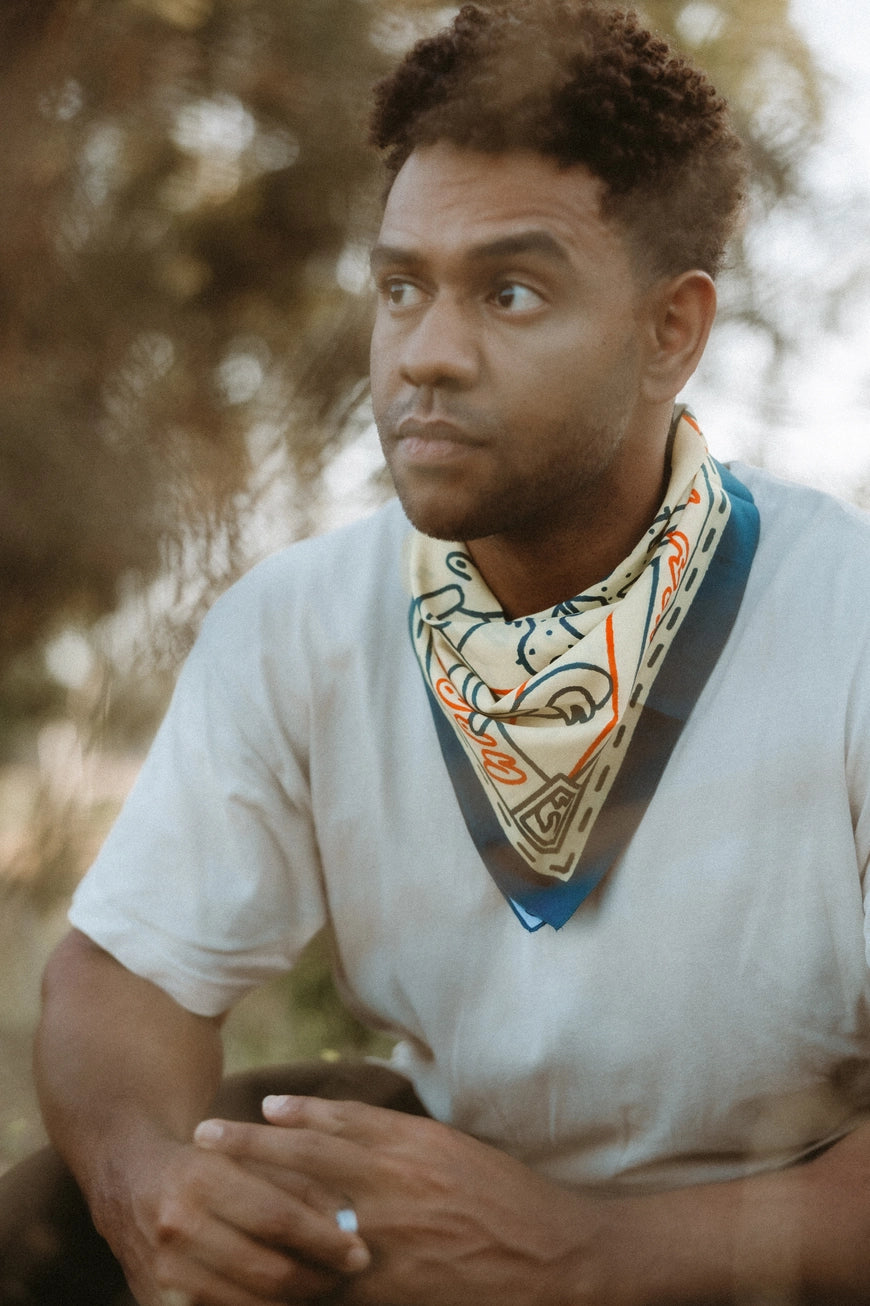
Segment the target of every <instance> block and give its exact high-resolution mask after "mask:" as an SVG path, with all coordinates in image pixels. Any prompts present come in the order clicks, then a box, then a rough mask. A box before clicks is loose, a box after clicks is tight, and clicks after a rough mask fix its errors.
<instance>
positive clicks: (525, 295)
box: [493, 281, 544, 313]
mask: <svg viewBox="0 0 870 1306" xmlns="http://www.w3.org/2000/svg"><path fill="white" fill-rule="evenodd" d="M493 301H494V303H495V304H496V305H497V307H498V308H503V309H506V310H507V311H508V312H511V313H531V312H533V311H534V310H535V309H536V308H540V307H541V305H542V304H543V303H544V298H543V296H542V295H539V294H538V292H537V291H536V290H532V288H531V286H524V285H523V284H522V282H519V281H507V282H505V284H504V285H503V286H500V287H499V288H498V290H497V291H496V292H495V294H494V295H493Z"/></svg>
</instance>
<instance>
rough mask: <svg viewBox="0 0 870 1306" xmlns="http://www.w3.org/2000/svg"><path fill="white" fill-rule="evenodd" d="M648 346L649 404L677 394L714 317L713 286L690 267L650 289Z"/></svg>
mask: <svg viewBox="0 0 870 1306" xmlns="http://www.w3.org/2000/svg"><path fill="white" fill-rule="evenodd" d="M650 296H651V300H650V329H651V336H650V341H651V349H650V353H649V357H648V360H647V367H646V372H645V376H644V395H645V397H646V398H647V399H648V400H649V401H650V402H651V403H663V402H669V401H671V400H673V399H675V398H676V397H677V395H678V394H679V393H680V391H681V390H682V388H683V386H684V385H685V384H686V382H687V381H688V379H689V377H690V376H691V375H692V373H693V372H694V370H695V368H696V367H697V366H698V363H699V362H700V360H701V355H702V354H703V352H704V349H705V347H706V344H707V339H708V337H709V335H710V328H711V327H712V325H713V319H714V317H715V316H716V287H715V286H714V285H713V282H712V280H711V278H710V277H709V276H708V275H707V273H706V272H701V271H699V270H698V269H694V270H692V271H691V272H682V273H680V275H679V276H678V277H673V278H669V279H668V280H666V281H662V282H659V283H658V284H657V285H655V286H654V287H653V288H652V290H651V291H650Z"/></svg>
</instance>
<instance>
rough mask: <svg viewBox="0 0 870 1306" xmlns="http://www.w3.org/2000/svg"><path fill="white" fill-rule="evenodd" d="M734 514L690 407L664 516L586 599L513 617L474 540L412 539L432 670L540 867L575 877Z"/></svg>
mask: <svg viewBox="0 0 870 1306" xmlns="http://www.w3.org/2000/svg"><path fill="white" fill-rule="evenodd" d="M730 511H731V508H730V501H729V499H728V496H727V495H726V494H725V492H724V490H723V489H722V482H721V479H720V476H719V472H718V470H717V468H716V465H715V463H714V461H713V459H712V458H710V457H709V455H708V453H707V446H706V443H705V441H704V438H703V436H702V435H701V432H700V430H699V429H698V426H697V424H696V422H695V420H694V418H693V417H692V415H691V414H690V413H689V412H688V411H687V410H685V409H681V410H680V413H679V414H678V416H677V420H676V423H675V430H674V433H673V445H672V456H671V477H670V482H669V484H668V488H667V492H666V494H665V498H664V502H663V504H662V506H661V508H660V509H659V512H658V514H657V516H656V519H655V521H654V522H653V524H652V526H651V527H650V529H649V530H648V531H647V532H646V534H645V535H644V537H643V538H642V539H641V540H640V541H639V543H638V544H637V546H636V548H635V549H634V551H633V552H632V553H631V554H630V555H629V557H628V558H626V559H625V560H624V562H622V563H620V565H619V566H618V567H617V568H616V569H615V570H614V571H613V572H612V574H611V575H610V576H608V577H607V579H606V580H604V581H603V582H602V583H601V584H600V585H596V586H595V587H594V588H593V589H591V590H588V591H587V592H585V593H583V594H580V595H578V596H577V597H576V598H574V599H571V600H569V601H567V602H564V603H560V604H558V606H556V607H554V608H552V609H550V610H548V611H546V612H541V613H538V614H536V615H534V616H528V617H522V618H521V619H520V620H518V621H511V620H507V619H506V618H505V616H504V613H503V612H502V610H501V608H500V607H499V604H498V602H497V600H496V599H495V598H494V596H493V594H492V592H491V590H490V589H489V588H488V586H487V584H486V582H485V581H484V579H483V577H482V576H481V574H480V573H479V572H478V570H477V568H476V567H475V565H474V562H473V560H472V558H471V557H470V555H469V553H468V552H467V550H466V549H465V548H464V547H463V545H461V544H450V543H445V542H444V541H441V540H434V539H430V538H428V537H427V536H425V535H421V534H419V533H418V532H415V533H414V535H413V537H412V540H411V546H410V549H409V561H408V579H409V586H410V589H411V593H412V595H413V596H414V607H413V611H412V635H413V639H414V647H415V650H416V653H417V657H418V660H419V662H420V666H421V669H422V671H423V675H424V677H425V678H426V681H427V683H428V684H429V686H430V688H431V690H432V692H433V695H434V696H435V698H436V700H437V702H438V704H439V706H440V708H441V710H442V711H443V712H444V714H445V715H446V717H447V719H448V720H449V721H450V723H451V724H452V726H453V729H454V731H455V733H456V736H457V738H458V739H459V741H460V743H461V744H462V747H463V749H464V751H465V754H466V756H467V757H468V759H469V760H470V762H471V763H472V765H473V767H474V770H475V773H476V774H477V776H478V777H479V779H480V780H481V781H482V783H483V785H484V789H485V791H486V792H487V795H488V797H489V801H490V803H491V806H492V808H493V811H494V813H495V815H496V816H497V818H498V820H499V824H500V825H501V828H502V830H503V831H504V833H505V835H506V836H507V838H508V839H509V840H510V843H511V844H512V846H513V847H514V849H515V850H516V852H518V853H519V855H520V856H521V857H522V858H523V860H524V861H525V862H526V863H527V865H528V866H529V867H530V868H531V869H532V870H533V871H535V872H536V873H537V874H539V875H543V876H546V877H549V878H551V879H558V880H567V879H569V878H570V877H571V875H572V874H573V873H574V871H575V869H576V866H577V862H578V860H579V858H580V856H581V854H582V852H583V848H584V846H585V844H586V841H587V839H588V837H589V835H590V834H591V832H592V829H593V828H594V825H595V819H596V817H597V816H598V813H599V812H600V810H601V808H602V807H603V805H604V802H605V800H606V798H607V795H608V794H609V792H610V790H611V788H612V786H613V782H614V780H615V779H616V776H617V775H618V773H619V768H620V766H621V765H622V762H623V760H624V758H625V755H626V752H627V750H628V746H629V744H630V743H631V738H632V734H633V731H634V727H635V724H636V722H637V720H638V718H639V716H640V713H641V711H642V709H643V705H644V703H645V701H646V697H647V695H648V693H649V689H650V686H651V684H652V682H653V680H654V679H655V675H656V671H657V669H658V667H659V666H660V665H661V664H662V662H663V660H664V657H665V655H666V653H667V650H668V648H669V647H670V644H671V642H672V640H673V639H674V636H675V635H676V633H677V631H678V630H679V628H680V626H681V625H682V622H683V619H684V618H685V615H686V613H687V611H688V609H689V605H690V604H691V602H692V599H693V597H694V595H695V594H696V593H697V592H698V590H699V588H700V585H701V582H702V580H703V578H704V575H705V574H706V571H707V567H708V565H709V563H710V560H711V558H712V557H713V554H714V553H715V551H716V546H717V544H718V542H719V540H720V539H721V537H722V533H723V531H724V528H725V525H726V523H727V521H728V517H729V515H730Z"/></svg>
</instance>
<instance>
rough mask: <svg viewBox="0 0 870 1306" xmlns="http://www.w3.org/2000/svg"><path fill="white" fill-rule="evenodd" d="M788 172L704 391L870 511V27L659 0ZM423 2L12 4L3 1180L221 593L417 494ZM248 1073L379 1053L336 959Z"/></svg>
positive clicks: (312, 974) (30, 1132)
mask: <svg viewBox="0 0 870 1306" xmlns="http://www.w3.org/2000/svg"><path fill="white" fill-rule="evenodd" d="M643 9H644V12H645V14H646V15H647V16H648V18H649V20H650V21H651V22H652V23H654V24H656V25H658V26H660V27H661V28H662V29H663V30H665V31H667V32H669V33H671V34H673V35H674V36H675V37H676V38H677V39H678V41H679V42H680V43H681V44H683V45H684V46H686V47H687V48H689V49H690V50H691V51H693V52H694V53H695V54H696V56H697V57H698V58H699V60H700V61H701V62H702V63H704V64H705V65H706V66H707V67H708V68H709V69H710V70H711V72H712V74H713V76H714V79H715V80H716V82H717V84H719V85H720V86H721V89H723V90H724V91H725V92H726V93H727V94H728V95H729V98H731V100H732V103H733V105H734V108H735V113H736V116H737V119H738V123H739V125H740V127H741V130H742V131H743V132H744V134H745V135H746V136H747V138H748V140H749V143H750V147H751V151H752V156H753V160H754V163H755V169H756V184H755V187H754V191H753V196H752V203H751V207H750V215H749V222H748V226H747V229H746V232H745V235H744V237H743V239H742V241H741V242H740V243H739V244H738V245H737V246H736V247H735V250H734V256H733V259H732V266H731V268H730V270H729V272H728V274H727V275H726V276H725V277H724V278H723V281H722V284H721V315H720V323H719V326H718V327H717V329H716V332H715V334H714V338H713V340H712V342H711V346H710V349H709V351H708V355H707V357H706V359H705V361H704V363H703V365H702V368H701V369H700V371H699V374H698V376H697V377H696V378H695V379H694V380H693V382H692V384H691V385H690V387H689V389H688V391H687V395H686V397H687V398H688V399H690V401H691V402H692V404H693V406H694V408H695V410H696V412H697V413H698V415H699V417H700V419H701V422H702V425H703V426H704V428H705V431H706V434H707V436H708V439H709V442H710V444H711V447H712V448H713V451H714V452H715V453H716V454H717V455H718V456H720V457H722V458H726V459H729V458H742V459H748V460H751V461H754V462H757V463H763V464H765V465H767V466H768V467H770V468H771V469H772V470H774V471H776V472H778V473H781V474H783V475H786V476H790V477H794V478H797V479H800V480H804V481H809V482H812V483H814V484H817V485H820V486H823V487H826V488H829V489H832V490H834V491H835V492H837V493H839V494H841V495H843V496H845V497H847V498H850V499H852V500H854V501H855V502H857V503H866V502H870V362H868V354H870V351H868V345H870V216H868V215H870V175H868V163H867V146H866V140H867V135H868V131H870V78H868V75H867V73H868V69H867V63H868V57H870V10H868V8H867V7H866V6H864V7H862V6H858V5H855V4H854V0H853V2H852V3H848V2H847V0H824V2H823V0H791V3H789V0H689V2H687V0H644V4H643ZM450 12H451V11H450V10H449V9H446V8H444V6H443V5H439V4H437V3H431V2H427V0H244V3H241V2H240V0H4V4H3V6H2V7H0V163H2V171H0V176H2V179H3V184H2V187H0V222H2V230H3V233H4V239H3V241H2V243H0V310H2V312H0V603H2V610H3V613H4V619H3V622H2V623H0V903H2V908H3V910H2V915H0V1169H2V1167H3V1166H4V1165H6V1164H8V1163H9V1162H10V1161H11V1160H13V1159H14V1158H15V1157H17V1156H20V1155H22V1154H23V1153H24V1152H26V1151H27V1150H28V1149H29V1148H30V1147H32V1146H33V1145H34V1144H35V1143H36V1142H37V1141H38V1140H39V1138H40V1136H41V1135H40V1128H39V1125H38V1122H37V1116H36V1112H35V1107H34V1103H33V1096H32V1089H31V1085H30V1078H29V1048H30V1038H31V1031H32V1028H33V1023H34V1020H35V1018H36V1012H37V994H38V975H39V971H40V968H41V965H42V963H43V961H44V958H45V956H46V954H47V951H48V949H49V948H50V946H51V944H52V942H53V941H54V940H55V939H57V938H58V937H59V935H60V933H61V931H62V930H63V928H64V913H65V907H66V902H67V900H68V896H69V893H70V891H71V888H72V886H73V885H74V883H75V881H76V880H77V878H78V877H79V876H80V875H81V873H82V871H83V870H84V868H85V867H86V866H87V864H88V861H89V859H90V858H91V857H92V856H93V853H94V851H95V850H96V848H97V847H98V845H99V842H100V840H101V838H102V837H103V834H104V832H105V830H106V828H107V826H108V823H109V822H110V821H111V818H112V816H113V815H114V813H115V812H116V811H117V808H118V805H119V803H120V802H121V801H122V799H123V795H124V794H125V792H126V791H127V789H128V787H129V785H130V783H131V781H132V778H133V777H134V775H135V773H136V770H137V767H138V765H139V761H140V758H141V756H142V751H143V749H144V748H145V747H146V746H147V743H148V740H149V738H150V736H151V734H152V732H153V729H154V727H155V723H156V721H157V720H158V718H159V715H160V712H161V711H162V708H163V706H164V704H165V702H166V696H167V693H168V692H169V689H170V687H171V684H172V681H173V678H174V675H175V673H176V670H177V666H178V662H179V659H180V658H181V657H182V656H183V654H184V652H185V650H186V649H187V647H188V646H189V643H190V640H191V638H192V637H193V633H194V632H195V629H196V626H197V623H198V621H199V619H200V617H201V615H202V612H203V610H204V608H205V606H206V605H207V604H208V603H209V602H210V601H211V600H212V598H213V597H214V596H215V594H216V593H217V592H219V590H220V589H221V588H223V587H224V586H225V585H226V584H228V583H229V581H230V580H231V579H232V578H233V577H234V576H236V575H238V574H239V572H240V571H242V570H244V569H245V568H246V567H247V566H249V565H250V564H251V563H252V562H253V561H255V560H256V559H257V558H258V557H260V556H262V555H263V554H264V553H266V552H268V551H270V550H272V549H274V548H277V547H280V546H281V545H283V544H285V543H287V542H289V541H291V540H293V539H296V538H298V537H300V536H302V535H304V534H306V533H309V532H311V531H316V530H322V529H326V528H327V527H328V526H330V525H333V524H336V523H338V522H341V521H345V520H347V519H349V518H350V517H352V516H356V515H359V514H360V513H362V512H365V511H368V510H369V509H370V508H371V507H372V506H373V505H374V504H376V503H377V502H379V501H380V500H381V499H382V498H383V497H384V495H385V494H386V493H387V492H388V491H387V487H386V486H385V484H384V480H383V477H382V475H381V474H380V458H379V454H378V449H377V440H376V437H375V435H374V433H373V431H372V429H371V422H370V416H369V413H368V409H367V397H366V384H365V371H366V355H367V331H368V321H369V313H370V308H369V289H368V280H367V274H366V264H367V259H366V249H367V242H368V240H369V239H370V236H371V234H372V230H373V224H374V223H375V221H376V215H377V198H376V197H377V193H378V179H377V172H376V168H375V167H374V162H373V160H372V159H371V157H370V154H369V152H368V150H367V148H366V144H365V131H364V120H365V113H366V109H365V105H366V98H367V95H368V88H369V86H370V84H371V82H372V81H373V80H374V79H375V78H376V77H377V76H378V75H379V74H380V73H381V72H382V71H384V70H385V69H386V67H387V66H388V65H389V64H390V62H391V60H392V59H393V57H394V56H395V54H396V53H397V52H398V51H399V50H401V49H403V48H404V47H405V46H406V44H407V43H408V41H409V40H410V38H411V37H412V35H413V34H414V33H415V32H417V31H422V30H425V29H426V27H427V26H432V25H433V24H436V23H437V22H438V21H440V19H442V18H443V17H445V16H447V15H449V13H450ZM228 1043H229V1057H230V1062H231V1064H233V1065H242V1064H249V1063H250V1062H252V1061H255V1060H258V1059H263V1058H270V1059H274V1058H278V1057H287V1056H289V1055H291V1054H293V1053H300V1052H301V1053H305V1054H315V1055H316V1054H320V1055H325V1056H337V1055H347V1054H353V1053H355V1052H358V1051H359V1050H361V1049H364V1048H367V1047H369V1046H370V1042H369V1036H368V1034H367V1033H366V1031H363V1030H361V1029H360V1028H359V1027H358V1026H356V1025H355V1023H354V1022H353V1021H352V1020H350V1018H349V1017H348V1016H347V1015H346V1014H345V1013H344V1012H343V1011H342V1009H341V1007H340V1004H339V1003H338V1001H337V999H336V997H335V993H334V990H333V989H332V987H331V985H330V982H329V979H328V976H327V973H326V970H325V966H324V961H323V956H322V952H321V951H320V950H319V948H318V946H317V945H315V947H314V948H313V950H312V952H311V954H310V955H309V956H308V957H307V958H306V960H305V963H304V965H303V966H302V968H301V969H300V971H299V973H298V974H297V975H296V976H295V977H294V978H293V979H292V980H291V981H289V982H288V983H285V984H282V985H276V986H273V987H272V988H271V989H270V990H268V991H267V992H266V993H265V994H264V995H261V996H258V997H255V998H252V999H250V1000H246V1002H245V1004H243V1007H242V1009H241V1010H240V1011H239V1012H238V1013H237V1014H236V1015H235V1016H234V1017H233V1019H232V1021H231V1023H230V1027H229V1036H228Z"/></svg>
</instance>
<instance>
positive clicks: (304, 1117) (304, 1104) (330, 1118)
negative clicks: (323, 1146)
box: [263, 1094, 432, 1146]
mask: <svg viewBox="0 0 870 1306" xmlns="http://www.w3.org/2000/svg"><path fill="white" fill-rule="evenodd" d="M263 1115H264V1116H265V1117H266V1119H267V1120H268V1121H269V1122H270V1123H271V1124H273V1125H281V1126H282V1127H283V1128H285V1129H287V1128H292V1129H316V1130H319V1131H320V1132H321V1133H324V1134H333V1135H334V1136H336V1137H338V1138H349V1139H352V1140H353V1141H354V1142H357V1143H360V1144H369V1145H372V1146H375V1145H378V1144H383V1143H386V1142H391V1141H395V1139H396V1138H397V1137H398V1136H401V1135H403V1134H405V1133H408V1132H410V1131H412V1130H413V1129H414V1126H415V1125H421V1124H431V1123H432V1122H431V1121H424V1120H422V1118H421V1117H419V1116H409V1115H408V1114H407V1113H406V1112H404V1111H392V1110H390V1108H389V1107H382V1106H370V1105H369V1104H368V1103H367V1102H341V1101H333V1100H331V1099H328V1098H322V1097H294V1096H291V1095H290V1094H282V1095H271V1096H269V1097H265V1098H263Z"/></svg>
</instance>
